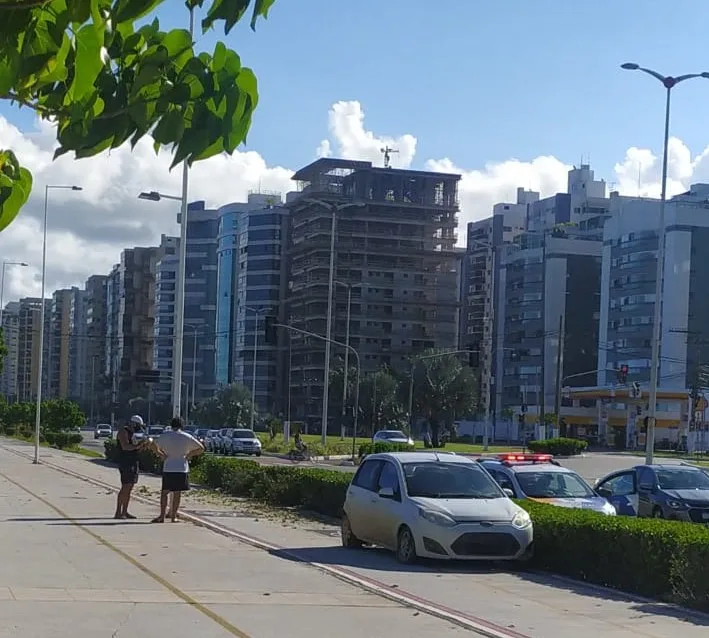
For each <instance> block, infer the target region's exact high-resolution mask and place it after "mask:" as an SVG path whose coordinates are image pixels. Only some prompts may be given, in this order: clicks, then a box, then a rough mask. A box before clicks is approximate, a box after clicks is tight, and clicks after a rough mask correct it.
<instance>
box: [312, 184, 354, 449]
mask: <svg viewBox="0 0 709 638" xmlns="http://www.w3.org/2000/svg"><path fill="white" fill-rule="evenodd" d="M303 201H304V202H306V203H308V204H315V205H316V206H322V207H323V208H325V209H327V210H329V211H330V212H331V213H332V224H331V225H330V272H329V275H328V283H327V320H326V328H325V370H324V378H323V393H322V401H323V407H322V433H321V440H322V444H323V445H325V444H326V443H327V416H328V414H327V412H328V401H329V399H330V346H331V344H332V294H333V291H334V288H335V237H336V229H337V214H338V213H339V212H341V211H343V210H345V209H346V208H360V207H362V206H365V204H364V203H348V204H333V203H331V202H326V201H324V200H322V199H310V198H307V199H304V200H303Z"/></svg>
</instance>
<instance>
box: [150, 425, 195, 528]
mask: <svg viewBox="0 0 709 638" xmlns="http://www.w3.org/2000/svg"><path fill="white" fill-rule="evenodd" d="M170 428H171V430H170V431H166V432H163V433H162V434H161V435H160V438H158V440H157V441H155V447H156V449H157V451H158V454H160V456H162V458H163V459H164V462H163V466H162V491H161V492H160V515H159V516H157V517H156V518H154V519H153V523H164V522H165V516H166V514H167V501H168V497H169V496H170V494H172V507H171V508H170V519H171V520H172V522H173V523H174V522H175V521H176V520H177V510H178V509H179V507H180V500H181V498H182V492H187V491H188V490H189V489H190V459H193V458H194V457H196V456H199V455H200V454H202V453H203V452H204V446H203V445H202V444H201V443H200V442H199V441H198V440H197V439H195V438H194V437H193V436H192V435H191V434H188V433H187V432H185V431H183V429H182V419H180V418H179V417H175V418H174V419H173V420H172V421H171V423H170Z"/></svg>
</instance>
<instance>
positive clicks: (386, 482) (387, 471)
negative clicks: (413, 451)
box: [377, 462, 401, 499]
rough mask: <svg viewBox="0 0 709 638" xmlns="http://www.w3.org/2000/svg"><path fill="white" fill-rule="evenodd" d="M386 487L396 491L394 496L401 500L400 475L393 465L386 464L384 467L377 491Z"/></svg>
mask: <svg viewBox="0 0 709 638" xmlns="http://www.w3.org/2000/svg"><path fill="white" fill-rule="evenodd" d="M385 487H390V488H391V489H392V490H393V491H394V496H395V497H396V498H397V499H401V489H400V487H399V473H398V472H397V470H396V467H395V466H394V464H393V463H386V462H385V463H384V464H383V465H382V471H381V473H380V474H379V483H378V485H377V491H379V490H381V489H384V488H385Z"/></svg>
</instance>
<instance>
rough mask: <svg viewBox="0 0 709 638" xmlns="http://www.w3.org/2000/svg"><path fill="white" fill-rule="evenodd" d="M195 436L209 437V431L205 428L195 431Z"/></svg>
mask: <svg viewBox="0 0 709 638" xmlns="http://www.w3.org/2000/svg"><path fill="white" fill-rule="evenodd" d="M194 435H195V436H207V430H205V429H204V428H199V429H197V430H195V431H194Z"/></svg>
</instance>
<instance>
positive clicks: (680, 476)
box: [596, 464, 709, 524]
mask: <svg viewBox="0 0 709 638" xmlns="http://www.w3.org/2000/svg"><path fill="white" fill-rule="evenodd" d="M596 491H597V492H598V493H599V494H601V495H602V496H604V497H605V498H607V499H608V500H609V501H610V502H611V503H612V504H613V505H614V506H615V508H616V510H617V511H618V514H621V515H623V516H640V517H652V518H668V519H673V520H678V521H688V522H692V523H704V524H709V475H708V474H707V473H706V471H704V470H703V469H702V468H699V467H696V466H693V465H660V464H658V465H638V466H636V467H633V468H630V469H629V470H621V471H619V472H613V473H612V474H609V475H608V476H605V477H603V478H602V479H600V480H599V481H598V482H597V483H596Z"/></svg>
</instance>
